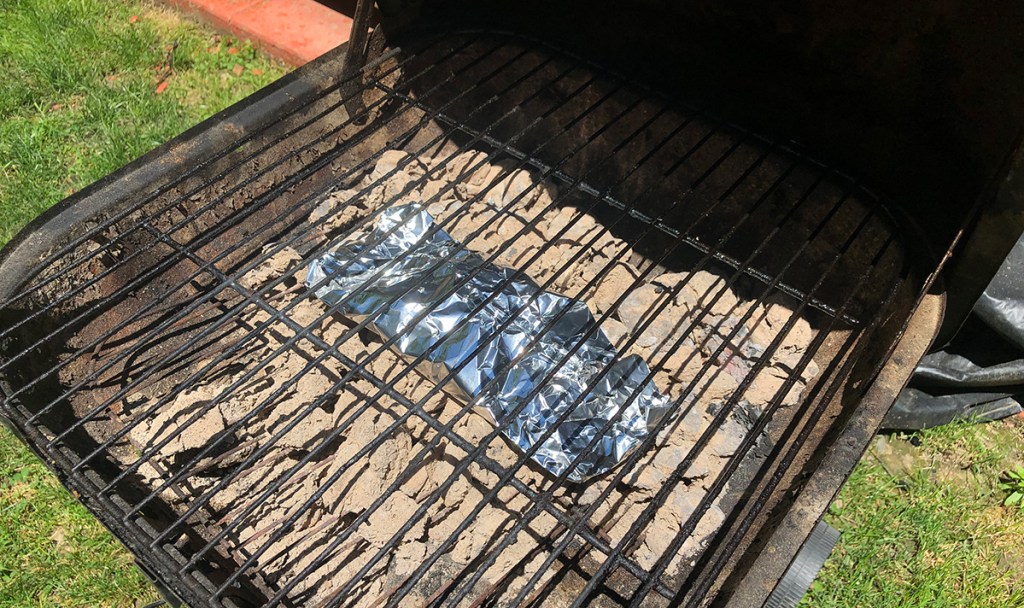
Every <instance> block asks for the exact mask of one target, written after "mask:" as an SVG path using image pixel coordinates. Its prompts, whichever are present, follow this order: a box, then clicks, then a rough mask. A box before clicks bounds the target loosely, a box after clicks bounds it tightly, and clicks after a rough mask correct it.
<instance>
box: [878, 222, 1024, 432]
mask: <svg viewBox="0 0 1024 608" xmlns="http://www.w3.org/2000/svg"><path fill="white" fill-rule="evenodd" d="M1022 270H1024V238H1022V239H1021V240H1019V241H1017V244H1016V245H1015V246H1014V247H1013V250H1012V251H1011V252H1010V255H1009V256H1007V258H1006V260H1005V261H1004V262H1003V265H1002V266H1001V267H1000V268H999V271H998V272H997V273H996V275H995V277H994V278H993V279H992V282H991V283H989V285H988V287H987V288H986V289H985V292H984V293H983V294H982V296H981V298H980V299H979V300H978V301H977V302H976V303H975V305H974V308H973V309H972V311H971V315H970V317H969V318H968V319H967V321H966V322H965V323H964V324H963V326H962V327H961V328H960V330H959V331H958V332H957V334H956V336H955V337H954V338H953V339H952V341H950V343H949V344H948V345H946V346H945V347H944V348H943V349H941V350H939V351H936V352H933V353H930V354H928V355H925V357H924V359H922V360H921V363H920V364H919V365H918V366H917V369H915V370H914V375H913V377H912V378H911V380H910V384H909V386H908V387H907V388H906V389H904V391H903V392H902V393H900V396H899V398H898V399H897V400H896V403H895V404H894V405H893V407H892V410H891V411H890V412H889V415H888V416H886V419H885V422H884V423H883V426H884V427H885V428H889V429H903V430H913V429H922V428H928V427H932V426H938V425H941V424H947V423H949V422H952V421H953V420H956V419H960V418H974V419H977V420H994V419H998V418H1003V417H1005V416H1009V415H1012V414H1016V413H1018V412H1020V411H1021V410H1022V408H1021V403H1022V402H1024V273H1022Z"/></svg>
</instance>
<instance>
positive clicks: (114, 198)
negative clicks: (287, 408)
mask: <svg viewBox="0 0 1024 608" xmlns="http://www.w3.org/2000/svg"><path fill="white" fill-rule="evenodd" d="M343 49H344V47H339V49H337V50H335V51H333V52H331V53H329V54H328V55H325V56H324V57H322V58H321V59H320V60H318V61H317V62H316V64H311V65H310V66H308V68H303V69H302V70H298V71H296V72H295V73H293V75H294V78H286V79H283V80H281V81H278V82H277V83H274V84H272V85H270V86H269V87H267V88H265V89H263V90H261V91H260V92H259V93H257V94H256V95H254V96H252V97H250V98H247V99H246V100H243V101H242V102H239V103H238V104H235V105H234V106H232V107H230V108H228V109H227V110H225V111H223V112H221V113H218V114H217V115H215V116H213V117H211V118H209V119H207V120H206V121H204V122H202V123H200V124H199V125H197V126H196V127H193V128H192V129H190V130H189V131H187V132H186V133H184V134H182V135H181V136H179V137H177V138H175V139H173V140H171V141H169V142H167V143H165V144H163V145H162V146H160V147H158V148H157V149H155V150H153V151H152V152H150V153H148V154H146V155H145V156H143V157H141V158H139V159H137V160H136V161H133V163H131V164H129V165H127V166H126V167H124V168H122V169H120V170H118V171H117V172H115V173H113V174H111V175H109V176H107V177H106V178H104V179H102V180H100V181H99V182H97V183H95V184H93V185H92V186H90V187H88V188H86V189H85V190H83V191H81V192H79V193H77V194H76V195H73V196H71V197H69V198H68V199H65V200H64V201H62V202H61V203H59V204H58V205H55V206H54V207H52V208H51V209H50V210H48V211H47V212H46V213H44V214H43V215H42V216H40V217H39V218H37V219H36V220H35V221H33V222H32V223H30V224H29V225H28V226H27V227H26V228H25V229H24V230H23V231H22V232H20V233H19V235H18V236H17V237H16V238H15V239H14V240H13V241H12V242H11V243H10V244H9V245H8V246H7V247H5V248H4V250H3V253H2V254H0V271H3V272H2V273H0V298H7V297H10V296H12V295H15V294H17V293H18V289H19V288H20V287H21V286H22V284H23V280H27V279H26V277H27V276H28V275H29V274H30V273H29V270H30V269H31V268H32V260H34V259H38V256H35V255H33V253H34V252H38V251H45V250H46V248H47V245H48V244H49V243H48V242H47V241H46V240H45V238H39V235H40V234H43V235H46V236H49V237H50V238H51V239H52V238H56V237H59V236H61V235H62V234H63V233H65V231H66V229H67V228H69V227H70V226H71V225H73V224H76V223H80V222H83V221H87V220H88V218H91V217H94V216H95V215H96V214H99V213H101V212H102V211H105V210H106V209H107V208H108V207H109V206H110V205H111V204H112V203H117V202H120V201H123V200H124V199H125V198H128V197H130V196H131V194H132V193H133V192H138V191H139V190H141V189H143V188H145V187H151V186H152V185H153V184H154V183H157V182H155V180H154V181H147V180H146V179H145V178H146V176H147V175H148V174H150V173H151V174H155V175H158V176H161V177H163V178H164V179H167V178H169V177H170V178H173V176H174V173H173V169H170V170H169V169H168V168H166V167H164V166H161V162H160V161H162V160H165V159H167V158H168V157H171V158H173V160H174V162H175V164H177V165H179V166H186V165H188V164H196V163H199V162H202V160H203V159H209V158H212V157H215V156H216V155H217V154H218V153H219V151H218V150H217V149H216V147H217V144H218V143H219V142H220V141H221V140H220V139H218V137H221V138H223V140H224V141H226V142H227V143H229V144H230V142H231V141H234V140H232V139H231V138H232V137H237V136H238V131H237V127H238V126H239V125H244V126H242V131H243V132H245V131H247V130H249V129H252V130H257V129H258V128H259V127H260V126H262V125H264V124H266V122H268V121H269V120H272V119H273V117H274V116H276V115H277V113H279V112H286V111H288V108H289V107H292V106H294V105H296V104H300V103H301V102H302V101H303V100H304V99H308V98H309V97H310V96H312V95H315V94H316V93H317V92H318V91H319V90H321V89H322V88H324V87H325V86H327V84H328V82H327V80H326V79H323V78H317V72H318V71H323V70H326V69H330V70H331V71H333V72H334V73H335V74H337V73H340V69H339V68H340V67H341V64H342V63H343V59H342V56H341V55H342V53H343ZM295 89H297V90H298V94H295V93H293V91H294V90H295ZM275 94H278V97H276V98H275V97H273V96H274V95H275ZM267 106H269V107H267ZM227 124H231V125H233V127H234V128H231V129H227V128H225V127H226V125H227ZM193 145H194V147H193ZM182 149H186V155H182V154H180V152H181V150H182ZM147 171H148V173H147ZM136 180H137V181H136ZM124 182H128V183H127V184H125V183H124ZM133 187H134V190H133V189H132V188H133ZM104 199H105V200H104ZM83 205H84V208H83V207H80V206H83ZM70 209H74V210H75V212H73V213H69V214H68V213H65V212H66V211H68V210H70ZM33 237H35V238H33ZM917 261H918V262H920V261H921V260H920V259H918V260H917ZM10 264H16V266H15V267H14V268H13V269H11V270H10V271H8V270H7V266H8V265H10ZM908 322H909V321H908ZM912 367H913V362H912V361H911V362H908V363H907V364H906V370H905V371H906V376H907V377H909V373H910V370H911V369H912ZM9 392H10V390H9V386H8V385H7V382H6V380H3V384H2V385H0V393H3V394H6V393H9ZM897 392H898V388H897ZM892 396H893V398H894V397H895V392H894V393H893V395H892ZM11 405H13V404H12V403H10V402H9V401H8V400H7V399H6V398H3V399H2V400H0V407H2V408H4V409H7V408H10V407H11ZM885 409H887V408H885ZM882 414H884V412H882ZM879 420H880V418H879ZM9 422H10V424H9V426H11V427H12V428H14V429H15V432H16V434H18V435H19V436H20V437H21V438H22V439H23V440H24V439H26V438H31V437H32V436H35V438H36V439H41V440H43V442H45V437H43V436H42V434H41V433H39V432H38V431H37V430H36V429H34V428H28V427H26V428H25V429H23V430H24V431H26V433H23V432H22V429H19V425H17V424H15V423H14V421H13V420H12V421H9ZM868 437H870V434H868ZM26 443H27V444H28V445H29V446H30V448H31V449H32V450H33V452H34V453H36V455H37V456H38V457H40V459H42V460H43V461H44V462H46V463H47V466H48V468H50V469H51V470H53V471H54V473H55V474H57V476H58V478H59V479H61V481H62V483H63V484H64V485H65V486H67V487H69V488H73V490H76V491H77V492H78V493H79V496H78V497H79V500H80V501H82V502H83V503H85V504H86V506H87V507H88V508H89V509H90V511H91V512H93V514H94V515H95V516H96V517H97V518H98V519H100V521H101V522H102V523H104V525H105V526H106V527H108V529H111V531H112V532H113V533H114V534H115V536H116V537H118V538H119V539H120V540H121V541H122V542H123V543H125V544H126V545H128V546H129V548H132V547H133V546H135V547H141V548H142V549H143V550H142V551H140V552H136V551H133V554H135V556H136V557H137V558H139V559H140V560H142V561H144V562H145V564H146V565H147V566H149V567H151V568H153V571H154V572H157V573H160V574H161V578H162V580H163V581H164V582H165V584H168V586H169V588H170V589H171V590H172V591H173V592H175V593H179V594H180V597H182V599H186V601H188V602H189V603H195V604H199V603H202V599H200V598H199V597H198V596H193V595H192V593H191V592H188V593H181V590H180V589H179V588H178V586H177V585H174V584H173V583H174V582H176V579H178V577H177V576H174V575H172V576H171V577H169V578H168V577H167V576H166V573H164V572H163V570H164V568H161V567H160V560H159V559H154V558H155V557H156V555H155V553H154V552H150V551H148V550H147V543H146V542H145V541H142V542H139V543H138V544H137V545H136V542H137V541H135V540H134V535H135V531H133V530H130V529H129V528H130V526H124V529H122V525H123V524H122V522H121V521H119V518H117V517H115V516H113V514H112V512H111V511H110V510H109V509H108V508H106V507H104V506H103V505H102V504H101V503H102V502H103V499H102V497H99V496H93V495H92V493H90V492H89V491H87V490H86V488H85V487H84V486H82V485H80V483H79V482H78V480H77V479H76V478H75V476H74V475H69V474H64V473H62V469H61V467H58V466H57V461H56V459H51V458H50V457H49V456H47V455H44V454H42V453H41V451H42V450H41V445H42V443H39V444H37V443H35V442H34V441H27V442H26ZM865 447H866V443H865ZM37 448H38V449H37ZM847 475H848V473H847V474H846V475H840V476H839V478H838V483H837V484H836V490H838V487H839V486H840V485H841V483H842V482H843V481H845V478H846V476H847ZM84 477H85V476H84V474H83V478H84ZM119 532H120V533H119ZM794 554H795V552H794ZM154 562H155V563H154ZM787 563H788V561H787ZM214 587H216V585H214ZM190 591H191V590H190ZM190 598H192V599H190Z"/></svg>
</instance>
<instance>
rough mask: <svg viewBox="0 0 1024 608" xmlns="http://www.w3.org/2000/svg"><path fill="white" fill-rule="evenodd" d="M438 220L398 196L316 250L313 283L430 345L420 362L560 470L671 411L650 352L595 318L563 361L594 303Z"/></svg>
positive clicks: (607, 454)
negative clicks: (356, 235)
mask: <svg viewBox="0 0 1024 608" xmlns="http://www.w3.org/2000/svg"><path fill="white" fill-rule="evenodd" d="M432 227H434V220H433V218H432V217H431V216H430V214H428V213H427V212H426V210H424V209H423V208H422V207H421V206H420V205H417V204H409V205H402V206H396V207H392V208H389V209H387V210H385V211H384V212H383V213H382V214H381V216H380V217H379V219H378V221H377V224H376V226H375V227H374V229H373V230H372V231H371V232H369V233H368V234H364V235H363V236H362V238H361V240H358V241H350V242H346V243H343V244H341V245H339V246H338V247H336V248H335V249H334V250H333V251H331V252H329V253H327V254H325V255H324V256H322V257H320V258H319V259H316V260H314V261H313V262H312V263H311V264H310V265H309V273H308V275H307V277H306V284H307V285H308V286H309V287H311V288H313V289H315V293H316V295H317V297H319V298H320V299H322V300H323V301H325V302H326V303H328V304H331V305H334V306H337V310H338V312H339V313H340V314H343V315H345V316H347V317H350V318H352V319H354V320H356V321H361V320H363V319H366V318H367V317H370V318H372V321H371V323H370V324H369V327H370V328H371V329H373V330H374V331H375V332H376V333H378V334H379V335H380V336H382V337H384V338H385V339H387V338H392V337H394V336H399V338H398V340H397V341H396V342H395V344H394V347H395V349H396V350H397V351H398V352H399V353H401V354H402V355H404V356H405V357H406V358H407V359H408V360H410V361H411V360H413V359H416V358H418V357H419V356H420V355H423V354H424V353H426V355H425V357H424V360H423V362H422V363H421V364H420V366H419V368H418V369H419V371H420V372H421V373H423V374H424V375H425V376H426V377H427V378H429V379H430V380H431V381H433V382H435V383H439V382H442V381H444V380H445V378H446V377H448V376H449V374H451V373H452V371H453V370H458V371H457V372H456V373H455V375H454V377H452V378H450V379H449V381H448V382H447V383H446V384H445V385H444V387H443V388H444V389H445V390H446V391H447V392H448V393H449V394H451V395H453V396H455V397H457V398H460V399H462V400H464V401H465V402H467V403H472V404H473V405H474V406H475V407H477V408H479V409H482V410H484V411H486V413H487V415H488V416H489V417H490V418H491V420H492V421H493V422H494V424H495V425H496V426H497V427H498V428H499V429H500V430H501V432H502V433H503V434H504V435H505V436H506V437H507V438H508V439H509V440H511V441H512V443H514V444H515V445H516V446H518V447H519V448H520V449H522V450H528V449H529V448H531V447H533V446H534V445H536V444H537V443H538V442H540V443H541V445H540V447H539V448H538V449H537V451H536V452H535V453H534V454H533V459H534V460H535V461H537V463H538V464H540V465H541V466H542V467H543V468H544V469H546V470H547V471H549V472H550V473H551V474H553V475H556V476H557V475H561V474H562V473H564V472H565V471H566V469H568V468H569V464H570V463H571V462H572V461H573V460H574V459H575V458H577V456H579V455H580V454H583V456H582V457H581V459H580V461H579V462H578V464H577V465H576V467H575V468H574V469H573V470H572V471H570V472H569V474H568V478H569V479H571V480H573V481H583V480H585V479H587V478H590V477H593V476H595V475H600V474H602V473H605V472H607V471H609V470H611V469H612V468H613V467H615V465H616V464H618V463H619V462H620V461H621V460H622V458H624V457H625V456H626V454H627V453H629V451H630V450H632V449H633V448H635V447H636V446H637V445H639V444H640V443H641V442H642V441H643V440H644V438H645V437H646V436H647V434H648V433H649V432H651V430H652V429H653V428H654V426H655V425H656V424H657V423H658V421H659V420H660V419H661V418H662V417H663V416H664V415H665V413H666V412H667V411H668V407H669V401H668V399H667V398H665V397H664V396H663V395H662V394H661V393H660V392H659V391H658V389H657V388H655V386H654V383H653V382H650V381H646V382H645V381H644V380H645V378H647V376H648V375H649V368H648V367H647V363H645V362H644V361H643V360H642V359H641V358H640V357H638V356H636V355H631V356H628V357H620V356H619V354H618V353H617V352H616V351H615V348H614V347H612V345H611V343H610V342H609V340H608V338H607V337H606V336H605V334H604V333H603V332H602V331H601V330H600V329H598V330H596V331H595V332H594V333H592V334H591V335H590V337H588V338H587V339H586V340H585V341H584V342H583V344H582V345H581V346H580V347H579V348H578V349H577V350H576V351H575V352H574V353H573V354H572V355H571V356H570V357H569V358H568V359H567V360H566V361H565V362H564V363H562V364H561V365H559V362H561V361H562V359H563V358H564V357H565V355H566V354H567V353H568V352H569V351H570V350H572V349H573V348H574V347H575V346H576V345H577V343H578V342H579V339H580V337H581V336H583V334H584V333H585V332H586V331H587V330H589V329H590V328H591V327H593V325H594V324H595V320H594V317H593V315H591V314H590V311H589V310H588V309H587V306H586V305H585V304H584V303H582V302H579V301H576V302H573V301H572V300H570V299H569V298H566V297H564V296H560V295H557V294H554V293H550V292H545V291H542V290H541V289H540V288H539V287H538V286H537V285H536V284H535V283H534V282H533V281H532V280H530V279H529V278H527V277H519V278H517V279H515V280H510V279H511V277H512V276H513V275H514V274H515V273H514V271H512V270H509V269H507V268H502V267H499V266H495V265H493V264H489V263H486V262H485V261H484V259H483V258H481V257H480V256H479V255H478V254H476V253H474V252H472V251H468V250H466V249H465V248H464V247H463V246H462V245H460V244H459V243H457V242H456V241H454V240H453V239H452V238H451V237H450V236H449V235H448V234H446V233H445V232H444V231H443V230H440V229H436V230H433V231H431V228H432ZM392 229H393V231H392ZM389 233H390V234H389ZM364 243H369V245H367V244H364ZM439 262H440V264H439ZM435 266H436V268H434V267H435ZM478 269H479V270H478ZM477 270H478V271H477ZM474 271H477V272H476V274H474V275H473V276H472V277H471V278H469V279H468V280H465V279H466V277H468V276H469V275H470V274H471V273H473V272H474ZM495 294H496V295H495ZM492 295H493V296H494V297H491V298H490V299H489V300H488V298H489V297H490V296H492ZM395 298H397V299H395ZM392 300H394V301H392ZM389 302H390V303H389ZM424 311H426V314H425V316H423V317H422V318H419V317H420V315H421V314H423V313H424ZM563 311H565V314H561V316H559V314H560V313H562V312H563ZM556 317H558V318H557V320H555V318H556ZM552 321H553V324H552V325H551V326H550V327H548V325H549V324H550V323H552ZM605 368H608V371H607V373H605V374H604V375H603V376H600V378H599V375H600V374H601V372H602V371H604V370H605ZM595 382H596V384H595ZM591 384H594V385H593V386H591ZM524 402H525V407H522V408H520V406H522V405H524ZM517 409H518V412H517V411H516V410H517ZM567 410H571V411H570V413H569V414H568V416H567V417H566V418H565V419H564V420H562V421H561V422H560V423H559V422H558V419H559V418H560V417H561V416H562V415H563V414H565V412H566V411H567ZM612 419H614V420H615V422H614V423H613V424H612V425H611V426H608V424H607V423H608V421H609V420H612ZM553 426H555V427H556V428H555V429H554V432H553V433H551V434H550V436H548V437H547V438H546V439H543V438H542V436H543V435H544V434H545V432H547V431H548V430H550V429H551V428H552V427H553ZM606 426H608V428H607V429H605V427H606ZM598 435H600V438H599V439H598V440H597V441H596V442H595V443H594V446H593V447H592V448H591V449H589V450H588V445H590V444H591V443H592V442H593V441H594V438H595V437H596V436H598Z"/></svg>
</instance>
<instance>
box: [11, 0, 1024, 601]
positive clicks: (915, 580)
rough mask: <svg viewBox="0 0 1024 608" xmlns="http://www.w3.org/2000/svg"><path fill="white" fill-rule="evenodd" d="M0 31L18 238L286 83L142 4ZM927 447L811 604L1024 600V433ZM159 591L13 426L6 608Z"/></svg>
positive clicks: (853, 484) (891, 474) (870, 465)
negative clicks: (40, 219) (197, 127)
mask: <svg viewBox="0 0 1024 608" xmlns="http://www.w3.org/2000/svg"><path fill="white" fill-rule="evenodd" d="M133 16H134V17H135V18H133ZM0 24H3V25H2V27H0V69H2V70H3V74H4V78H2V79H0V244H2V243H5V242H6V241H7V240H9V239H10V238H11V237H12V236H13V235H14V234H15V233H16V232H17V231H18V230H19V229H20V228H21V227H22V226H23V225H24V224H25V223H27V222H28V221H29V220H31V219H32V218H33V217H35V216H36V215H38V214H39V213H40V212H41V211H43V210H44V209H46V208H47V207H48V206H50V205H52V204H53V203H55V202H57V201H58V200H60V199H62V198H64V197H65V196H67V195H68V194H70V193H72V192H74V191H75V190H77V189H80V188H81V187H83V186H85V185H87V184H89V183H91V182H92V181H94V180H96V179H98V178H100V177H102V176H104V175H106V174H107V173H110V172H111V171H113V170H115V169H117V168H118V167H120V166H122V165H123V164H125V163H127V162H129V161H131V160H132V159H133V158H135V157H137V156H139V155H140V154H142V153H144V152H146V151H147V150H149V149H150V148H152V147H154V146H156V145H158V144H159V143H161V142H163V141H165V140H167V139H168V138H170V137H172V136H174V135H175V134H177V133H179V132H181V131H182V130H184V129H186V128H188V127H189V126H191V125H193V124H195V123H197V122H199V121H200V120H202V119H203V118H205V117H206V116H209V115H210V114H212V113H213V112H215V111H217V110H219V109H221V108H223V107H225V106H227V105H228V104H230V103H231V102H233V101H235V100H238V99H241V98H242V97H244V96H245V95H247V94H249V93H250V92H252V91H253V90H255V89H256V88H257V87H259V86H261V85H262V84H265V83H267V82H270V81H271V80H273V79H274V78H277V77H278V76H279V75H280V74H282V72H283V69H282V68H281V66H280V65H278V64H275V63H273V62H271V61H269V60H268V59H266V58H264V57H262V56H261V55H259V54H258V53H256V52H255V51H254V50H253V49H252V48H251V47H250V46H249V45H247V44H244V43H236V42H235V41H232V40H229V39H226V38H224V39H221V38H220V37H218V36H216V35H214V34H213V33H212V32H211V31H210V30H208V29H205V28H202V27H199V26H197V25H195V24H193V23H191V22H189V21H184V20H182V19H180V18H179V17H177V16H176V14H175V13H173V12H171V11H168V10H166V9H158V8H154V7H153V6H151V5H147V4H139V3H137V2H135V3H133V2H108V1H102V0H0ZM174 41H177V42H178V46H177V49H176V50H175V52H174V59H175V60H174V73H173V75H170V76H169V77H168V78H166V89H165V90H163V92H162V93H159V94H158V93H157V87H158V85H159V83H160V82H161V81H162V80H163V77H164V76H165V72H166V70H165V68H164V67H162V66H163V64H164V61H165V58H166V54H167V50H168V48H169V47H170V46H171V45H172V44H173V43H174ZM918 438H919V439H920V441H921V444H922V445H921V446H920V448H913V449H907V445H909V444H908V443H907V441H906V439H907V438H894V439H892V440H891V443H893V444H894V445H898V446H901V449H905V451H906V458H905V460H906V462H904V464H906V465H907V466H906V467H904V468H899V467H896V468H895V469H894V467H893V465H892V463H891V462H890V463H889V464H883V460H884V459H881V458H878V457H876V456H875V455H874V454H875V451H873V452H871V453H869V454H868V456H866V457H865V459H864V461H863V462H861V463H860V465H859V466H858V467H857V469H856V471H855V472H854V474H853V477H852V478H851V480H850V482H849V483H848V484H847V486H846V487H845V488H844V490H843V492H842V494H841V496H840V498H839V500H838V501H837V503H836V505H835V506H834V507H833V509H832V511H831V513H830V515H829V517H828V519H829V521H830V522H831V523H832V524H833V525H835V526H836V527H838V528H839V529H840V530H842V531H843V539H842V541H841V543H840V545H839V546H838V548H837V550H836V552H835V553H834V554H833V557H832V558H831V559H830V560H829V562H828V563H827V564H826V567H825V569H824V571H823V573H822V575H821V576H820V577H819V579H818V580H817V581H816V583H815V585H814V587H813V589H812V592H811V594H810V595H809V596H808V598H806V600H805V602H804V605H805V606H868V607H873V606H908V607H909V606H918V607H922V608H924V607H928V608H931V607H933V606H979V607H980V606H985V607H987V606H1015V605H1024V589H1022V585H1021V583H1020V581H1021V580H1024V548H1022V543H1021V538H1024V511H1021V510H1019V509H1017V508H1014V507H1004V506H1002V504H1001V503H1002V500H1003V498H1004V494H1003V493H1001V491H1000V490H999V489H998V488H997V483H998V480H999V474H1000V473H1001V472H1002V471H1003V470H1006V469H1009V468H1012V467H1013V466H1014V465H1015V464H1020V463H1022V462H1024V452H1022V450H1024V448H1022V444H1024V433H1022V430H1021V427H1020V426H1019V425H1015V424H1012V423H999V424H995V425H983V426H972V425H966V424H961V425H953V426H949V427H946V428H943V429H936V430H934V431H928V432H925V433H921V434H920V435H919V436H918ZM904 444H907V445H904ZM155 597H156V594H155V592H154V591H153V589H152V588H151V587H150V586H149V584H148V583H147V582H146V581H145V578H144V577H143V576H142V574H141V573H139V572H138V571H137V570H136V569H135V568H134V566H132V560H131V558H130V557H129V556H128V554H127V552H125V551H124V549H123V548H122V547H121V546H120V545H119V544H118V543H117V542H116V541H115V540H114V539H113V538H112V537H111V536H110V535H109V534H108V533H107V532H106V531H105V530H104V529H103V528H102V527H101V526H100V525H99V524H98V523H96V521H95V520H94V519H93V518H92V517H91V516H90V515H89V514H88V512H87V511H86V510H85V509H84V508H83V507H82V506H80V505H79V504H78V503H77V502H76V501H75V499H74V498H72V497H71V496H70V494H68V492H67V491H66V490H64V489H63V488H62V487H61V486H60V484H59V483H58V482H57V481H56V479H55V478H54V477H53V476H52V475H50V474H49V473H48V472H47V471H46V470H45V468H44V467H43V466H42V465H41V464H40V463H39V462H38V461H37V460H36V459H35V458H34V456H32V454H31V453H30V452H29V451H28V450H27V449H25V448H24V447H22V446H21V445H20V444H19V443H18V442H17V441H16V440H15V439H14V438H13V437H12V436H11V435H10V434H9V433H8V432H6V431H3V430H0V608H3V607H8V606H55V607H56V606H59V607H66V606H118V607H120V606H133V605H141V604H144V603H146V602H148V601H151V600H153V599H155Z"/></svg>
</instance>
